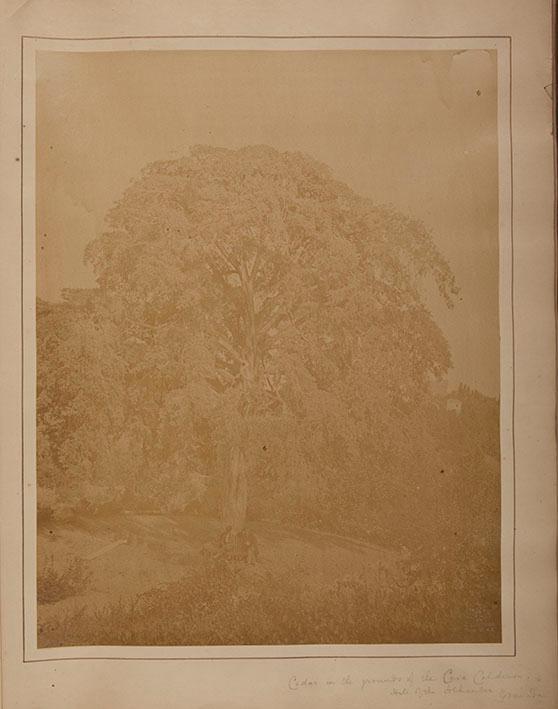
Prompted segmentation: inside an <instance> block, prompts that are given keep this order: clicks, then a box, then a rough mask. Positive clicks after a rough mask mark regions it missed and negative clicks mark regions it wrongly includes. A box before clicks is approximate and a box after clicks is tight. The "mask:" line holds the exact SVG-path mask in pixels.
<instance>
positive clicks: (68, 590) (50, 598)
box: [37, 556, 91, 603]
mask: <svg viewBox="0 0 558 709" xmlns="http://www.w3.org/2000/svg"><path fill="white" fill-rule="evenodd" d="M90 580H91V571H90V570H89V568H88V566H87V562H85V561H84V560H83V559H80V558H79V557H77V556H74V557H71V558H70V559H69V561H68V563H67V564H66V566H64V567H63V568H59V567H58V566H56V565H55V563H54V557H52V556H51V557H49V559H48V560H47V562H46V564H44V565H43V566H41V567H39V569H38V573H37V601H38V602H39V603H56V601H61V600H63V599H64V598H69V597H71V596H77V595H79V594H80V593H83V591H85V590H86V589H87V588H88V587H89V583H90Z"/></svg>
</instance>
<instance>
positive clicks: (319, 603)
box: [32, 45, 509, 648]
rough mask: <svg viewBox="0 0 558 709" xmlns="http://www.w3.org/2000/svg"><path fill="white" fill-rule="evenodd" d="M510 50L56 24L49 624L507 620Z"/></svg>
mask: <svg viewBox="0 0 558 709" xmlns="http://www.w3.org/2000/svg"><path fill="white" fill-rule="evenodd" d="M497 54H498V52H497V51H496V50H495V49H494V50H492V49H432V50H431V49H405V50H387V49H386V50H382V49H336V50H332V49H328V50H320V49H312V50H304V51H303V50H296V49H293V48H289V49H285V50H282V51H280V50H239V49H221V50H209V49H195V50H186V49H184V50H168V51H163V50H149V51H148V50H145V51H143V50H138V49H136V50H125V49H122V50H119V51H113V50H110V51H88V50H87V48H86V46H85V45H84V48H83V51H55V50H54V49H50V50H48V51H47V50H45V51H38V52H37V53H36V65H35V87H34V90H35V138H34V140H35V145H34V150H35V188H34V189H35V214H34V220H35V245H34V249H35V271H36V274H35V275H36V301H35V307H36V314H35V323H34V327H36V412H34V420H33V422H32V426H33V427H34V431H35V433H34V435H35V436H36V511H35V512H36V540H35V541H36V559H34V560H33V561H34V563H35V562H36V594H35V595H36V608H37V611H36V633H37V646H38V648H60V647H85V646H87V647H89V646H105V647H106V646H142V647H145V646H147V647H150V646H164V647H165V646H176V647H193V646H285V645H324V646H327V645H336V646H339V645H352V646H353V645H362V646H369V645H389V644H393V645H395V644H421V645H425V644H440V643H443V644H452V643H457V644H465V643H467V644H470V643H481V644H495V643H500V642H501V641H502V580H501V579H502V574H501V531H502V502H501V501H502V474H501V470H502V455H501V428H502V426H501V414H500V410H501V378H502V375H501V365H500V362H501V349H500V348H501V325H502V323H501V321H500V320H501V318H500V313H501V310H500V287H501V274H502V270H501V257H500V254H501V246H502V243H501V239H502V235H501V234H500V223H501V213H500V205H499V134H498V120H499V119H498V65H497ZM506 238H507V237H506ZM508 458H509V456H508ZM34 464H35V461H33V465H34Z"/></svg>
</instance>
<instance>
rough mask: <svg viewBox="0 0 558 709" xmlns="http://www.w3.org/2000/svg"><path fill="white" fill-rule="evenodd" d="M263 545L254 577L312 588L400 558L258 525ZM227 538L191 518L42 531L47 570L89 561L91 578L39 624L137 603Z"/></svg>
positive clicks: (42, 610) (136, 518) (125, 517)
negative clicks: (290, 576) (298, 579)
mask: <svg viewBox="0 0 558 709" xmlns="http://www.w3.org/2000/svg"><path fill="white" fill-rule="evenodd" d="M250 527H251V529H252V530H253V532H254V533H255V535H256V536H257V539H258V546H259V559H258V562H257V564H255V565H254V567H253V573H256V574H257V573H265V572H266V571H271V572H274V571H275V572H284V571H292V572H293V573H296V574H301V575H302V576H303V577H304V579H305V583H307V584H308V585H314V584H316V585H319V584H321V583H324V582H328V583H329V582H331V581H332V580H333V579H335V578H341V577H344V576H349V575H356V574H361V573H364V574H367V575H368V574H374V573H375V572H376V570H377V568H378V565H379V564H380V562H382V563H383V564H384V565H389V564H390V563H391V561H392V560H393V559H394V558H395V554H394V552H390V551H386V550H384V549H380V548H378V547H375V546H373V545H371V544H367V543H366V542H362V541H359V540H355V539H349V538H346V537H341V536H338V535H335V534H329V533H323V532H316V531H312V530H306V529H293V528H285V527H281V526H279V525H274V524H270V523H264V522H258V523H253V524H251V525H250ZM218 532H219V523H218V522H217V521H215V520H208V519H200V518H195V517H188V516H185V515H148V514H145V515H141V514H122V515H118V516H116V515H115V516H111V517H84V518H82V519H80V521H79V523H73V524H68V523H66V524H64V525H62V524H54V523H53V524H51V525H50V526H42V527H41V528H40V529H39V534H38V562H39V569H40V568H42V567H43V566H44V565H45V564H51V565H52V566H53V567H54V568H55V569H57V570H62V569H64V568H65V567H66V566H67V564H68V561H69V560H70V559H71V558H73V557H77V558H79V559H83V560H84V562H85V563H86V564H87V567H88V569H89V570H90V572H91V582H90V584H89V587H88V590H87V591H86V592H85V593H83V594H80V595H77V596H74V597H72V598H65V599H62V600H59V601H56V602H54V603H48V604H46V603H45V604H40V605H39V608H38V616H39V624H40V625H43V626H45V625H48V623H49V621H50V620H51V619H54V618H57V617H59V616H60V615H61V614H65V613H66V612H71V611H73V610H75V609H77V608H83V607H85V608H87V609H88V610H94V609H95V608H98V607H100V606H103V605H105V604H107V603H114V602H117V601H119V600H124V601H125V600H126V599H129V598H131V597H133V596H135V595H137V594H138V593H141V592H143V591H146V590H148V589H150V588H153V587H155V586H157V585H159V584H165V583H168V582H171V581H175V580H177V579H179V578H180V577H182V576H184V575H185V574H187V573H188V567H189V565H190V564H191V562H192V559H193V558H197V557H198V555H199V552H200V550H201V548H202V546H203V545H204V544H206V543H207V542H208V541H210V540H212V539H214V538H215V537H216V535H217V534H218Z"/></svg>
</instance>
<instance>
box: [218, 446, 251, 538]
mask: <svg viewBox="0 0 558 709" xmlns="http://www.w3.org/2000/svg"><path fill="white" fill-rule="evenodd" d="M247 504H248V480H247V475H246V458H245V456H244V453H243V451H242V449H241V448H240V446H238V445H235V446H234V447H233V449H232V454H231V462H230V467H229V471H228V476H227V480H226V483H225V495H224V500H223V526H224V528H225V529H227V530H228V531H229V532H230V534H231V535H232V536H233V537H235V536H236V535H237V534H239V532H241V531H242V530H243V529H244V524H245V522H246V508H247Z"/></svg>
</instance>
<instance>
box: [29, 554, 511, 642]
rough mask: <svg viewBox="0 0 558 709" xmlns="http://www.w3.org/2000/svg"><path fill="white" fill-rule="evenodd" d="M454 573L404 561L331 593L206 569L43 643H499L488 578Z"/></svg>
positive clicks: (73, 618)
mask: <svg viewBox="0 0 558 709" xmlns="http://www.w3.org/2000/svg"><path fill="white" fill-rule="evenodd" d="M454 571H456V573H455V574H454V575H453V576H452V575H451V574H450V575H448V569H447V568H445V567H444V566H443V565H442V564H441V559H439V558H430V559H428V558H427V557H424V558H422V559H411V558H410V557H405V556H402V557H401V559H400V561H399V562H398V563H397V564H395V565H392V566H389V567H388V566H383V567H380V568H379V569H377V570H375V571H372V572H371V571H365V570H364V571H363V572H362V573H359V574H356V575H352V576H347V577H345V578H342V579H338V580H336V581H334V582H331V583H330V584H328V585H326V586H324V585H323V584H320V585H318V584H315V583H314V584H313V583H312V580H311V579H310V580H309V579H307V578H305V577H304V576H303V575H302V574H298V575H297V574H295V573H293V572H292V569H291V570H290V571H283V572H281V573H271V572H267V571H264V570H262V569H261V568H260V567H259V566H257V565H256V566H249V565H243V564H235V563H234V562H226V561H216V560H211V559H209V560H200V561H199V562H198V563H197V564H196V565H195V566H193V567H191V569H190V573H189V574H188V576H184V577H183V578H182V579H181V580H179V581H176V582H172V583H170V584H167V585H163V586H159V587H157V588H153V589H151V590H149V591H148V592H146V593H143V594H140V595H138V596H136V597H135V598H134V599H132V600H129V601H127V602H124V601H122V600H121V601H119V602H118V603H113V604H111V605H107V606H105V607H104V608H102V609H99V610H97V611H95V612H88V611H86V610H85V609H81V610H80V611H79V612H72V613H69V614H67V615H66V616H65V617H63V618H61V619H60V620H58V621H57V624H55V625H54V626H52V627H51V628H50V629H49V630H48V632H45V633H43V634H42V635H41V637H40V644H41V646H43V647H47V646H57V645H58V646H60V645H74V644H76V645H78V644H86V645H114V644H116V645H229V644H233V645H236V644H243V645H253V644H255V645H275V644H288V645H289V644H297V643H311V644H332V643H334V644H343V643H351V644H353V643H365V644H374V643H413V642H421V643H429V642H431V643H435V642H445V643H449V642H490V641H492V642H496V641H497V640H498V637H499V608H498V606H497V605H493V603H492V602H491V601H492V597H491V596H490V593H489V595H488V596H487V593H486V589H485V585H484V584H483V579H482V575H483V573H484V570H480V569H476V568H475V566H474V565H469V564H464V567H463V572H462V573H457V570H456V569H454ZM309 581H310V583H309ZM495 590H496V591H497V585H496V589H495ZM493 591H494V589H493ZM497 597H498V596H497V595H496V596H495V600H496V599H497ZM496 602H497V601H496Z"/></svg>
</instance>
